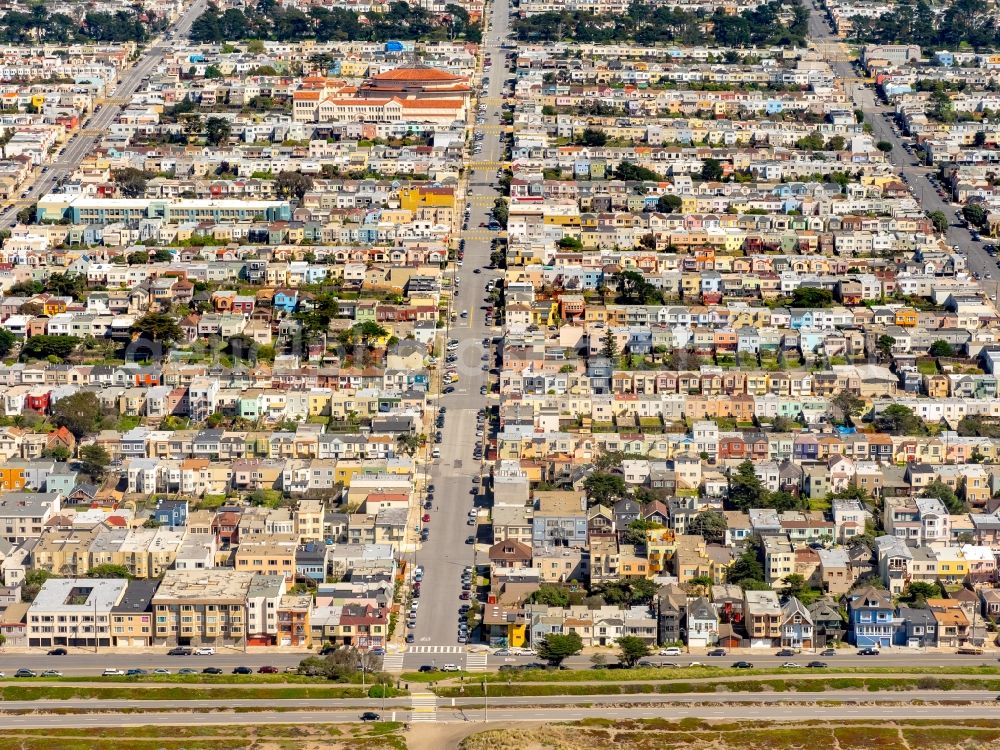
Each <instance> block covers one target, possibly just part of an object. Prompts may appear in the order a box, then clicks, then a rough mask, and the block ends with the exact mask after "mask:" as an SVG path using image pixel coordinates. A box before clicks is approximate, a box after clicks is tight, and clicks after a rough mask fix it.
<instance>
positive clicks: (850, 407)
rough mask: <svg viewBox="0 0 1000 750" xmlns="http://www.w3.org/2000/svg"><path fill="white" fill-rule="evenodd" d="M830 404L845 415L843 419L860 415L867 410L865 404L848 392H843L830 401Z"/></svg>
mask: <svg viewBox="0 0 1000 750" xmlns="http://www.w3.org/2000/svg"><path fill="white" fill-rule="evenodd" d="M830 403H831V404H832V405H833V406H835V407H836V408H837V409H838V410H839V411H840V413H841V415H843V417H842V418H843V419H845V420H846V419H847V418H848V417H852V416H855V415H856V414H860V413H861V410H862V409H864V408H865V402H864V401H863V400H861V399H860V398H859V397H858V396H856V395H854V394H853V393H851V392H850V391H848V390H843V391H841V392H840V393H838V394H837V395H836V396H834V397H833V398H832V399H830Z"/></svg>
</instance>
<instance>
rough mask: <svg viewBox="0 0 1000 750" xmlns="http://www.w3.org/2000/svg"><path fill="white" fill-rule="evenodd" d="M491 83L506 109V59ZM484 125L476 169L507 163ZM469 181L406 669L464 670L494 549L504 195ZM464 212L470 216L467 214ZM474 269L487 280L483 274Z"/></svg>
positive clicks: (498, 23)
mask: <svg viewBox="0 0 1000 750" xmlns="http://www.w3.org/2000/svg"><path fill="white" fill-rule="evenodd" d="M489 8H490V10H489V11H488V12H489V13H490V16H489V18H490V21H489V26H488V29H487V32H486V36H485V38H484V42H485V44H484V45H483V47H482V48H481V50H480V56H481V59H480V61H479V63H480V66H479V69H480V70H484V67H483V63H484V62H485V50H496V49H497V48H498V46H499V43H500V40H501V39H502V38H503V36H504V35H506V33H507V29H508V25H509V10H508V4H507V0H495V2H493V3H492V5H491V6H489ZM494 54H495V53H494ZM484 75H486V76H488V77H489V78H490V83H489V96H488V97H487V99H488V100H489V101H490V102H496V101H499V97H500V96H501V93H502V89H503V80H504V78H505V77H506V76H505V72H504V66H503V64H502V61H501V59H500V58H499V56H498V57H497V59H496V60H495V62H494V66H493V67H492V69H490V70H487V71H485V72H484ZM472 83H473V86H475V87H480V86H481V80H475V81H473V82H472ZM473 101H475V99H474V100H473ZM485 121H486V127H485V128H484V130H485V131H486V136H485V138H484V139H483V143H484V146H483V151H482V153H481V154H478V155H476V156H475V157H472V156H471V154H468V153H467V158H468V159H469V160H472V159H474V160H475V162H476V163H477V164H478V163H480V162H486V163H489V162H495V161H499V160H500V159H501V158H502V156H503V147H502V145H501V144H500V142H499V139H498V138H497V135H496V133H497V130H498V128H499V125H500V123H501V118H500V107H499V105H497V104H490V105H488V107H487V111H486V114H485ZM490 126H493V127H490ZM466 177H467V180H468V181H467V185H468V193H467V195H466V199H465V200H466V202H467V203H469V204H471V205H470V216H469V219H468V230H467V231H465V232H463V233H462V234H460V235H459V237H460V238H462V239H464V241H465V245H464V253H465V256H464V259H463V261H462V265H461V267H458V265H457V264H456V265H455V266H453V273H454V276H453V282H452V283H453V285H454V284H455V283H457V285H458V289H457V291H456V292H455V294H454V296H453V299H452V303H451V305H452V307H451V312H452V313H454V315H455V320H454V321H453V322H450V323H449V325H448V327H447V328H446V330H445V339H446V340H450V339H454V340H456V341H457V342H458V348H457V350H456V352H455V353H456V355H457V357H458V361H457V362H456V363H455V364H456V372H457V374H458V376H459V381H458V382H457V383H456V384H454V388H455V391H454V393H450V394H447V395H439V396H438V399H437V404H438V406H439V407H441V406H443V407H445V408H446V409H447V413H446V414H445V425H444V427H443V428H442V430H441V432H442V438H443V440H442V442H441V443H439V444H438V445H437V447H438V448H439V449H440V451H441V457H440V458H439V459H438V460H436V461H434V462H433V464H432V466H431V470H430V483H431V484H432V485H433V486H434V488H435V495H434V509H433V510H431V511H430V512H429V513H430V516H431V520H430V522H429V523H428V526H429V529H430V532H429V534H430V536H429V539H428V540H427V541H426V542H424V543H423V544H422V545H421V547H420V549H418V550H417V552H416V554H415V562H416V564H419V565H422V566H423V568H424V581H426V585H424V586H423V587H422V591H421V598H420V600H419V601H420V604H419V608H418V614H417V623H416V628H415V629H414V630H413V633H414V643H413V644H412V645H411V646H410V647H409V648H408V653H407V654H406V655H405V656H404V669H416V668H417V667H418V666H420V665H421V664H429V665H431V666H441V665H443V664H447V663H452V664H456V665H458V666H460V667H464V666H465V646H464V645H463V644H461V643H459V641H458V623H459V621H460V619H464V618H461V617H460V614H459V607H460V605H462V604H463V603H467V602H464V601H463V600H461V599H459V595H460V594H461V575H462V570H463V569H464V568H465V567H466V566H470V565H475V564H476V554H477V552H478V553H480V554H482V553H484V552H485V551H486V549H488V547H487V545H486V544H485V539H481V538H480V543H477V544H468V543H467V539H468V537H469V536H477V538H479V537H478V527H476V526H471V525H469V524H468V518H469V515H468V514H469V511H470V510H471V509H472V508H473V505H474V503H475V504H477V505H479V506H483V505H484V504H485V500H484V499H483V498H482V497H481V496H476V495H474V494H473V493H472V490H473V487H474V485H473V483H472V480H473V477H477V476H480V474H481V472H482V461H481V460H480V459H476V458H475V457H474V455H473V448H474V447H475V445H476V443H477V440H478V438H477V437H476V429H477V425H476V412H477V411H478V410H479V409H480V408H482V407H484V406H486V405H487V404H488V402H489V400H490V397H488V396H483V395H482V394H481V393H480V388H481V387H482V386H484V385H487V373H485V372H484V371H483V369H482V367H483V365H484V364H487V365H490V366H492V365H493V364H494V362H493V358H492V357H493V354H492V350H491V349H490V348H489V345H488V343H487V344H484V342H488V340H489V339H492V337H493V336H494V335H496V333H497V331H495V330H494V329H493V328H492V327H489V326H487V325H486V323H485V316H484V314H483V312H482V310H481V309H480V307H481V306H482V305H483V303H484V300H485V297H486V284H487V283H488V281H489V280H490V279H496V278H498V274H496V273H495V272H490V271H488V270H486V268H485V267H486V266H487V265H488V264H489V261H490V237H491V234H492V233H490V232H484V231H483V230H482V229H481V228H480V224H485V223H488V222H489V219H490V211H491V209H492V206H493V201H494V199H495V198H497V197H499V195H500V193H499V192H498V191H497V189H496V186H497V178H496V169H495V168H493V167H490V168H487V167H485V166H483V167H480V166H477V167H474V168H473V167H468V168H467V174H466ZM473 199H474V200H473ZM458 210H459V211H461V210H463V206H461V205H460V206H459V207H458ZM475 269H480V270H481V271H482V272H481V273H476V272H475ZM449 318H450V316H449ZM484 353H485V354H487V355H488V358H487V359H486V360H483V359H482V355H483V354H484ZM429 448H430V446H428V450H429ZM427 458H429V453H428V454H427ZM401 626H402V623H401Z"/></svg>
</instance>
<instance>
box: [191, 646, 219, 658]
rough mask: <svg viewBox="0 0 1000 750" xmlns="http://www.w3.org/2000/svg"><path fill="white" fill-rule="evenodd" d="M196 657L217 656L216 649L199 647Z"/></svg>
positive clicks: (195, 653)
mask: <svg viewBox="0 0 1000 750" xmlns="http://www.w3.org/2000/svg"><path fill="white" fill-rule="evenodd" d="M194 655H195V656H215V649H214V648H212V647H211V646H199V647H198V648H196V649H195V650H194Z"/></svg>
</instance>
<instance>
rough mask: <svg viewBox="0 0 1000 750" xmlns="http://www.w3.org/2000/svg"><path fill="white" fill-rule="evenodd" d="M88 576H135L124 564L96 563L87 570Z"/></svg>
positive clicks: (130, 577)
mask: <svg viewBox="0 0 1000 750" xmlns="http://www.w3.org/2000/svg"><path fill="white" fill-rule="evenodd" d="M87 578H129V579H132V578H135V576H134V575H132V573H131V572H129V569H128V568H126V567H125V566H124V565H112V564H110V563H107V564H104V565H95V566H94V567H93V568H91V569H90V570H88V571H87Z"/></svg>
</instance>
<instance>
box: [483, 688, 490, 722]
mask: <svg viewBox="0 0 1000 750" xmlns="http://www.w3.org/2000/svg"><path fill="white" fill-rule="evenodd" d="M489 722H490V691H489V688H488V687H487V686H486V678H485V677H484V678H483V723H484V724H489Z"/></svg>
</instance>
